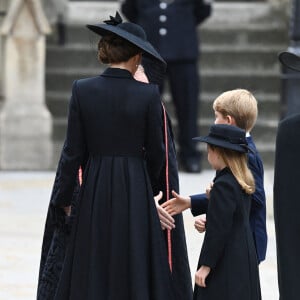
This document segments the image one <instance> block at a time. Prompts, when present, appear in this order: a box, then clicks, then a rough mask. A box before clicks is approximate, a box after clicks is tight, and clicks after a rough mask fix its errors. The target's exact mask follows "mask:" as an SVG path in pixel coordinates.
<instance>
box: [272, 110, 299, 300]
mask: <svg viewBox="0 0 300 300" xmlns="http://www.w3.org/2000/svg"><path fill="white" fill-rule="evenodd" d="M299 132H300V114H297V115H293V116H290V117H287V118H286V119H284V120H282V121H281V122H280V123H279V126H278V131H277V138H276V152H275V171H274V220H275V232H276V243H277V268H278V284H279V296H280V297H279V299H280V300H296V299H297V300H298V299H299V295H300V285H299V282H300V271H299V270H300V256H299V253H300V238H299V234H300V217H299V212H300V199H299V179H300V138H299Z"/></svg>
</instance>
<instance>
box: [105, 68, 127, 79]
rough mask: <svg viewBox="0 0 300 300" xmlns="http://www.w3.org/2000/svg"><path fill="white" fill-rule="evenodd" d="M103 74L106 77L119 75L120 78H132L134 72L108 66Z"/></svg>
mask: <svg viewBox="0 0 300 300" xmlns="http://www.w3.org/2000/svg"><path fill="white" fill-rule="evenodd" d="M101 76H104V77H118V78H132V79H133V76H132V74H131V73H130V72H129V71H128V70H125V69H119V68H107V69H106V70H105V71H104V72H103V73H102V74H101Z"/></svg>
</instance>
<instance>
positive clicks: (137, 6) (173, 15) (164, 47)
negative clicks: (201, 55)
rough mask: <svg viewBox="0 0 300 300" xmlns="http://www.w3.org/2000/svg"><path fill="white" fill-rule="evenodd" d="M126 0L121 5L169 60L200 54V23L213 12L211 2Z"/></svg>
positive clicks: (198, 0)
mask: <svg viewBox="0 0 300 300" xmlns="http://www.w3.org/2000/svg"><path fill="white" fill-rule="evenodd" d="M167 2H168V1H166V3H163V1H159V0H125V1H124V2H123V3H122V6H121V9H122V12H123V14H124V15H125V16H126V17H127V18H128V19H129V20H130V21H131V22H135V23H137V24H140V25H141V26H142V27H143V28H144V29H145V31H146V33H147V38H148V40H149V41H150V42H151V44H152V45H154V46H155V48H156V49H157V50H158V51H159V53H160V54H161V56H162V57H163V58H164V59H165V60H166V61H174V60H175V61H183V60H196V59H197V58H198V37H197V25H198V24H200V23H201V22H202V21H203V20H204V19H205V18H207V17H208V16H209V15H210V12H211V6H210V5H205V4H204V3H203V1H200V0H174V1H172V2H171V3H170V4H167Z"/></svg>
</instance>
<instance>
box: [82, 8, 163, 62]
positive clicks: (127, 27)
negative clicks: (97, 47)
mask: <svg viewBox="0 0 300 300" xmlns="http://www.w3.org/2000/svg"><path fill="white" fill-rule="evenodd" d="M86 26H87V28H88V29H90V30H92V31H93V32H95V33H97V34H98V35H100V36H105V35H108V34H112V33H114V34H116V35H117V36H119V37H121V38H123V39H125V40H127V41H128V42H130V43H132V44H134V45H135V46H137V47H138V48H140V49H141V50H142V52H143V54H145V55H148V56H150V57H151V58H155V59H157V60H159V61H160V62H161V63H163V65H166V62H165V61H164V59H163V58H162V57H161V56H160V54H159V53H158V52H157V51H156V50H155V48H154V47H153V46H152V45H151V44H150V43H149V42H148V41H147V36H146V33H145V31H144V29H143V28H142V27H141V26H139V25H137V24H135V23H131V22H123V20H122V18H121V16H120V14H119V13H118V12H116V16H115V17H112V16H110V20H107V21H104V22H103V23H100V24H94V25H90V24H88V25H86Z"/></svg>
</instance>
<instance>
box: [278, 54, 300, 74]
mask: <svg viewBox="0 0 300 300" xmlns="http://www.w3.org/2000/svg"><path fill="white" fill-rule="evenodd" d="M278 59H279V61H280V62H281V63H282V64H283V65H284V66H285V67H287V68H290V69H292V70H294V71H297V72H300V57H299V56H298V55H296V54H294V53H291V52H288V51H284V52H281V53H280V54H279V56H278Z"/></svg>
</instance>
